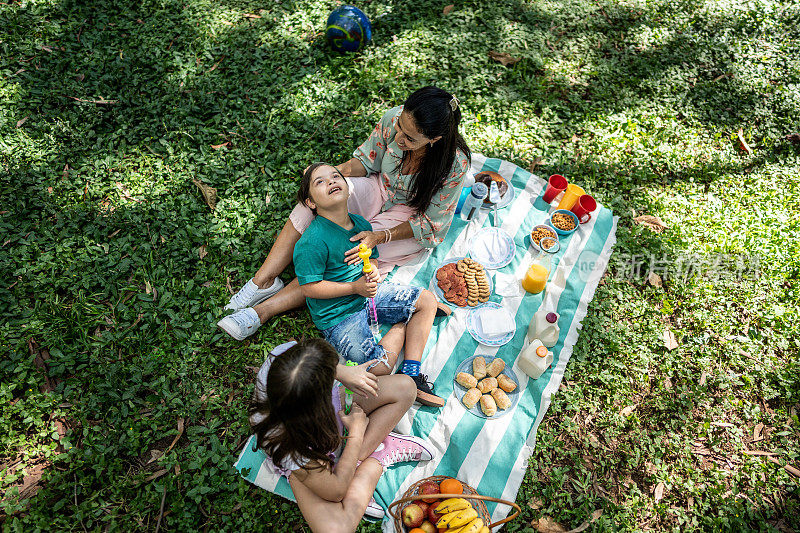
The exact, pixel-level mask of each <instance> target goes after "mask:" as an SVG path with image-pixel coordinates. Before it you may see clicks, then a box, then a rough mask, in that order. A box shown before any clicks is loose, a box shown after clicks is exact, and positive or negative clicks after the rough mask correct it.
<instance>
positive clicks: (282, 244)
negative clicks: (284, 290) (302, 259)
mask: <svg viewBox="0 0 800 533" xmlns="http://www.w3.org/2000/svg"><path fill="white" fill-rule="evenodd" d="M299 240H300V232H299V231H297V230H296V229H295V227H294V224H292V221H291V220H287V221H286V224H284V225H283V229H282V230H281V232H280V233H279V234H278V238H277V239H275V244H273V245H272V248H271V249H270V251H269V254H268V255H267V258H266V259H265V260H264V263H263V264H262V265H261V268H259V269H258V272H256V275H255V276H253V283H255V284H256V285H258V288H259V289H264V288H266V287H269V286H270V285H272V283H273V282H274V281H275V278H277V277H278V276H279V275H280V273H281V272H283V271H284V270H285V269H286V267H287V266H289V263H291V262H292V254H293V253H294V245H295V244H297V241H299ZM273 298H274V296H273ZM261 323H262V324H263V323H264V321H263V320H262V321H261Z"/></svg>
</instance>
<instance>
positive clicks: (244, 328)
mask: <svg viewBox="0 0 800 533" xmlns="http://www.w3.org/2000/svg"><path fill="white" fill-rule="evenodd" d="M217 325H218V326H219V327H220V328H222V329H223V331H225V333H227V334H228V335H230V336H231V337H233V338H234V339H236V340H237V341H241V340H244V339H245V338H246V337H249V336H250V335H252V334H253V333H255V332H256V330H257V329H258V328H260V327H261V320H259V318H258V313H256V310H255V309H253V308H252V307H248V308H247V309H241V310H239V311H236V312H235V313H233V314H232V315H228V316H226V317H225V318H223V319H222V320H220V321H219V322H217Z"/></svg>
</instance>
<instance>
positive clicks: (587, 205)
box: [570, 194, 597, 224]
mask: <svg viewBox="0 0 800 533" xmlns="http://www.w3.org/2000/svg"><path fill="white" fill-rule="evenodd" d="M595 209H597V202H596V201H595V199H594V198H592V197H591V196H590V195H588V194H584V195H581V197H580V198H578V201H577V202H575V205H573V206H572V209H570V211H572V212H573V213H575V215H576V216H577V217H578V220H579V221H580V223H581V224H585V223H586V222H589V221H590V220H591V219H592V211H594V210H595ZM583 217H586V219H585V220H584V218H583Z"/></svg>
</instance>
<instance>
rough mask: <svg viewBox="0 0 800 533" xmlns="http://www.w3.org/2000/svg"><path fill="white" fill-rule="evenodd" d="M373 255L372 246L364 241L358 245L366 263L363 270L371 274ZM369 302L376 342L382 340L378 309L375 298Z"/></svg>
mask: <svg viewBox="0 0 800 533" xmlns="http://www.w3.org/2000/svg"><path fill="white" fill-rule="evenodd" d="M371 255H372V248H367V247H366V246H364V244H363V243H362V244H359V245H358V257H360V258H361V261H362V262H363V263H364V265H363V266H362V267H361V271H362V272H363V273H364V274H369V273H370V272H372V263H370V261H369V258H370V256H371ZM368 304H369V313H368V315H369V329H370V331H371V332H372V336H373V337H374V338H375V342H380V340H381V331H380V327H379V326H378V309H377V308H376V307H375V298H369V299H368Z"/></svg>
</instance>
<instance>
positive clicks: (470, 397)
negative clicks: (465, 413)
mask: <svg viewBox="0 0 800 533" xmlns="http://www.w3.org/2000/svg"><path fill="white" fill-rule="evenodd" d="M480 399H481V391H479V390H478V389H470V390H468V391H467V393H466V394H464V397H463V398H461V402H462V403H463V404H464V405H465V406H466V408H467V409H472V408H473V407H475V404H476V403H478V400H480Z"/></svg>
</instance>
